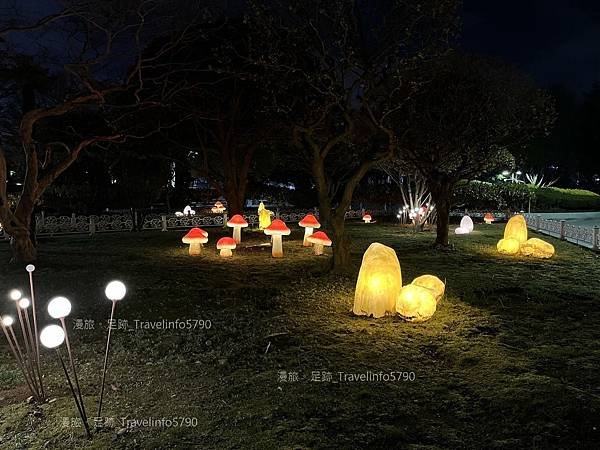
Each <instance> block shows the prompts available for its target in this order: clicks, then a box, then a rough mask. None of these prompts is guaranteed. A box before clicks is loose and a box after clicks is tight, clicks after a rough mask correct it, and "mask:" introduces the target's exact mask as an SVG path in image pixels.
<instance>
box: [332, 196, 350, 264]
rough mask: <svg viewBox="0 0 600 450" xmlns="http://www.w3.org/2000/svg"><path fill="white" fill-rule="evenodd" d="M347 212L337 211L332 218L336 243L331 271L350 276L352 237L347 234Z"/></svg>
mask: <svg viewBox="0 0 600 450" xmlns="http://www.w3.org/2000/svg"><path fill="white" fill-rule="evenodd" d="M338 209H339V207H338ZM345 212H346V211H345V210H343V211H339V212H338V211H336V212H335V213H334V214H333V215H332V218H331V232H332V234H333V242H334V243H335V245H334V247H333V263H332V266H331V270H332V272H334V273H342V274H348V273H350V272H351V271H352V264H351V259H350V237H349V236H348V234H347V233H346V221H345V217H344V216H345Z"/></svg>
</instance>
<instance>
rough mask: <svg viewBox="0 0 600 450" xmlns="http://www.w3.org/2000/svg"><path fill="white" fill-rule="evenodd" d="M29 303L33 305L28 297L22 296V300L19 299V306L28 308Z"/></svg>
mask: <svg viewBox="0 0 600 450" xmlns="http://www.w3.org/2000/svg"><path fill="white" fill-rule="evenodd" d="M29 305H31V302H30V301H29V299H28V298H22V299H21V300H19V308H21V309H27V308H29Z"/></svg>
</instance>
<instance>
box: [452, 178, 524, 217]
mask: <svg viewBox="0 0 600 450" xmlns="http://www.w3.org/2000/svg"><path fill="white" fill-rule="evenodd" d="M531 195H532V191H531V189H530V188H529V187H528V186H527V185H525V184H515V183H503V184H493V183H487V182H484V181H470V182H466V181H464V182H461V183H459V184H458V185H457V186H456V188H455V189H454V199H453V200H454V204H455V205H456V206H457V207H460V208H469V209H480V210H505V209H510V210H520V209H525V208H526V207H527V205H528V202H529V197H530V196H531Z"/></svg>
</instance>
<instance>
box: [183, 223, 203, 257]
mask: <svg viewBox="0 0 600 450" xmlns="http://www.w3.org/2000/svg"><path fill="white" fill-rule="evenodd" d="M181 242H183V243H184V244H189V245H190V250H189V253H190V255H191V256H197V255H199V254H200V253H202V244H206V243H207V242H208V233H207V232H206V231H204V230H202V229H200V228H192V229H191V230H190V231H189V232H188V234H186V235H185V236H184V237H183V238H181Z"/></svg>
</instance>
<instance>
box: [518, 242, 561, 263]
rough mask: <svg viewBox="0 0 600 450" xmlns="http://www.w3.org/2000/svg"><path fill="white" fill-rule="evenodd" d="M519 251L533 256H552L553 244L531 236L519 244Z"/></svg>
mask: <svg viewBox="0 0 600 450" xmlns="http://www.w3.org/2000/svg"><path fill="white" fill-rule="evenodd" d="M521 253H523V255H525V256H533V257H534V258H552V256H554V246H553V245H552V244H550V243H548V242H546V241H542V240H541V239H538V238H531V239H529V240H528V241H527V242H525V243H524V244H523V245H521Z"/></svg>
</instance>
